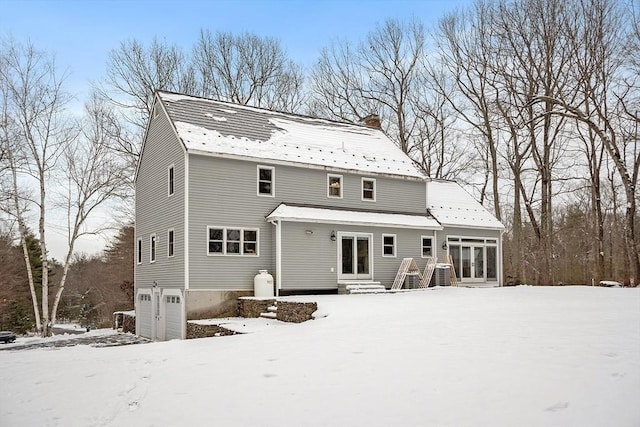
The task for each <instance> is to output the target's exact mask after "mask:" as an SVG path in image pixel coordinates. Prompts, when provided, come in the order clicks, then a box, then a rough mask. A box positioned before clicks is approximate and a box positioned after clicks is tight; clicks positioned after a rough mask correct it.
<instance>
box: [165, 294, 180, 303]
mask: <svg viewBox="0 0 640 427" xmlns="http://www.w3.org/2000/svg"><path fill="white" fill-rule="evenodd" d="M166 299H167V304H180V297H179V296H173V295H167V296H166Z"/></svg>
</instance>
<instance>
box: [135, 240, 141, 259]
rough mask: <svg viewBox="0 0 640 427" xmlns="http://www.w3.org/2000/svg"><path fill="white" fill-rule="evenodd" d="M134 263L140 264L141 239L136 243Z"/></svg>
mask: <svg viewBox="0 0 640 427" xmlns="http://www.w3.org/2000/svg"><path fill="white" fill-rule="evenodd" d="M136 262H137V263H138V264H142V239H138V242H137V243H136Z"/></svg>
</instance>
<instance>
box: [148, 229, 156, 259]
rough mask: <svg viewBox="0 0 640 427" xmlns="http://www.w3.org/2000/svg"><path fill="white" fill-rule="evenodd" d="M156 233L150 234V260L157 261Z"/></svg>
mask: <svg viewBox="0 0 640 427" xmlns="http://www.w3.org/2000/svg"><path fill="white" fill-rule="evenodd" d="M156 243H157V239H156V235H155V234H152V235H151V236H149V262H156Z"/></svg>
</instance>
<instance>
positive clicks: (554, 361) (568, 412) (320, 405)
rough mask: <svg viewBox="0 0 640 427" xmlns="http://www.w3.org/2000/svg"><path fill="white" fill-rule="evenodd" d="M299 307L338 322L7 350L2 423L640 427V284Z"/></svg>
mask: <svg viewBox="0 0 640 427" xmlns="http://www.w3.org/2000/svg"><path fill="white" fill-rule="evenodd" d="M299 299H303V300H315V301H317V302H318V304H319V311H320V312H322V313H323V314H327V317H323V318H320V319H317V320H313V321H309V322H306V323H303V324H299V325H296V324H284V323H280V322H276V321H271V320H251V323H250V324H249V323H248V327H247V331H249V332H251V333H247V334H243V335H234V336H228V337H221V338H208V339H200V340H189V341H170V342H161V343H152V344H141V345H130V346H124V347H110V348H94V347H90V346H86V345H81V346H75V347H68V348H59V349H36V350H22V351H17V350H16V351H12V350H6V351H0V367H1V371H0V402H1V403H0V426H68V427H72V426H83V427H86V426H130V427H135V426H185V425H190V426H200V425H216V426H219V425H223V426H249V425H253V426H278V427H281V426H282V427H284V426H444V425H455V426H533V425H535V426H552V425H553V426H578V425H580V426H618V427H622V426H638V425H640V405H638V402H640V289H637V288H636V289H627V288H613V289H607V288H590V287H564V288H562V287H556V288H542V287H527V286H522V287H516V288H493V289H464V288H436V289H433V290H426V291H422V292H411V293H399V294H386V295H347V296H337V295H335V296H333V295H332V296H317V297H300V298H299ZM256 322H262V323H256Z"/></svg>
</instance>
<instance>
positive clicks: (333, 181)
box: [327, 174, 342, 199]
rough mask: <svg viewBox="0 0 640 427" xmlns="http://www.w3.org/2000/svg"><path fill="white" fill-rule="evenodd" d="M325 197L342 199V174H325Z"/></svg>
mask: <svg viewBox="0 0 640 427" xmlns="http://www.w3.org/2000/svg"><path fill="white" fill-rule="evenodd" d="M327 197H333V198H336V199H342V175H333V174H328V175H327Z"/></svg>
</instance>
